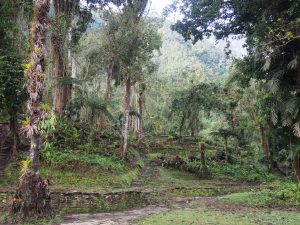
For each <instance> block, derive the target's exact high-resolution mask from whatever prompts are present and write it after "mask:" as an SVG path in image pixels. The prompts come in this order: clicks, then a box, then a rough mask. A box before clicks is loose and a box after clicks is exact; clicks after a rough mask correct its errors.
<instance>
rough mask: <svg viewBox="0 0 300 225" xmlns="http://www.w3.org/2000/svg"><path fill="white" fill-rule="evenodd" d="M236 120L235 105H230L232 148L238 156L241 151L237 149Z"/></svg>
mask: <svg viewBox="0 0 300 225" xmlns="http://www.w3.org/2000/svg"><path fill="white" fill-rule="evenodd" d="M236 121H237V117H236V109H235V107H231V109H230V125H231V129H232V132H233V133H234V134H235V135H234V137H233V142H234V150H235V152H236V153H237V154H238V155H239V156H240V154H241V153H240V150H239V143H238V138H237V136H236V133H237V132H236Z"/></svg>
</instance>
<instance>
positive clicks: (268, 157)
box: [259, 125, 272, 169]
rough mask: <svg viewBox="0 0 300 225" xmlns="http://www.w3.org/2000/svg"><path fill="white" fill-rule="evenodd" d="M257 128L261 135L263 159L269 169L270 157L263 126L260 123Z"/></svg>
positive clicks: (270, 165) (270, 164)
mask: <svg viewBox="0 0 300 225" xmlns="http://www.w3.org/2000/svg"><path fill="white" fill-rule="evenodd" d="M259 130H260V136H261V148H262V150H263V153H264V158H265V161H266V163H267V165H268V167H269V169H270V168H271V167H272V158H271V153H270V147H269V140H268V138H267V135H266V131H265V128H264V127H263V126H262V125H260V126H259Z"/></svg>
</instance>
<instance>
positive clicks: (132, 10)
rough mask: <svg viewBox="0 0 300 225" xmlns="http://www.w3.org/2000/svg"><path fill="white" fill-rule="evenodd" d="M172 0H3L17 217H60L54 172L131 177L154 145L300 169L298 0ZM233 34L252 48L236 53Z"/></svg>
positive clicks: (76, 181)
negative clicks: (166, 2) (161, 5)
mask: <svg viewBox="0 0 300 225" xmlns="http://www.w3.org/2000/svg"><path fill="white" fill-rule="evenodd" d="M174 12H177V13H180V14H181V17H180V19H179V20H178V21H177V22H175V23H173V22H171V21H169V20H168V17H167V16H166V18H161V17H153V16H151V14H150V13H149V1H148V0H110V1H102V0H84V1H79V0H53V1H50V0H11V1H6V0H0V40H1V41H0V126H1V127H0V128H1V129H0V138H1V140H0V153H1V154H2V155H5V154H6V152H7V154H8V155H9V157H8V158H7V160H6V159H5V160H6V161H7V164H9V165H6V164H5V168H6V169H5V168H3V171H4V170H5V171H4V172H3V173H4V174H3V176H2V175H1V170H2V167H1V166H0V179H2V178H3V181H0V187H1V186H3V187H7V186H9V187H11V186H14V187H17V188H16V191H15V192H14V195H13V196H12V200H11V203H10V212H9V218H13V221H23V220H27V219H28V218H32V217H35V218H36V217H37V218H44V217H49V218H51V217H53V216H54V215H55V210H54V209H53V206H52V204H51V197H50V190H51V183H52V182H53V180H55V181H54V182H57V183H59V184H60V185H61V186H59V188H60V189H61V188H62V189H68V188H75V187H76V185H77V188H81V189H85V188H91V189H93V190H94V189H95V190H98V189H97V188H100V187H101V188H102V186H101V185H103V188H107V187H113V186H114V185H115V186H118V185H120V186H119V187H123V186H126V185H127V186H130V184H131V183H132V181H133V180H134V179H136V178H137V177H138V176H139V175H140V173H141V171H142V168H143V167H144V162H145V158H148V159H149V158H150V159H152V160H154V161H155V159H156V162H158V163H159V165H162V166H165V167H168V168H171V169H172V170H178V169H179V170H184V171H187V172H191V173H195V174H198V175H199V177H202V178H203V177H205V178H207V177H217V178H221V177H222V178H224V177H225V178H226V179H234V180H239V181H247V182H258V183H265V182H275V181H281V182H283V183H287V184H291V185H294V184H298V183H299V182H300V141H299V138H300V111H299V109H300V108H299V106H300V96H299V95H300V58H299V57H300V56H299V54H300V2H299V1H297V0H290V1H286V0H276V1H274V0H273V1H272V0H265V1H261V0H253V1H243V0H226V1H224V0H215V1H206V0H186V1H180V0H176V1H174V3H173V4H172V5H170V6H169V7H167V8H166V9H165V14H166V15H168V14H169V13H174ZM212 37H214V38H212ZM214 39H215V40H214ZM235 39H238V40H242V41H244V43H245V44H244V48H245V49H246V50H247V53H246V55H238V56H236V55H233V54H232V53H231V50H230V49H231V47H232V46H234V43H235V41H234V40H235ZM221 40H223V41H225V42H226V46H223V47H222V46H221V45H220V44H217V42H218V41H221ZM7 127H8V128H7ZM6 128H7V129H8V130H9V131H6V130H5V129H6ZM190 142H192V143H193V146H194V147H193V148H195V149H196V150H197V149H198V148H199V149H200V150H199V154H200V156H199V157H200V158H199V160H198V161H197V157H194V156H190V155H189V156H188V153H187V152H188V143H190ZM204 145H205V147H204ZM180 146H181V147H180ZM199 146H200V147H199ZM177 147H178V148H182V149H181V150H182V152H183V153H178V152H177V150H178V149H177ZM157 148H159V149H160V148H161V149H165V148H172V149H173V150H174V151H173V152H171V155H172V156H176V157H175V158H168V157H165V156H162V155H161V152H162V151H160V150H157V151H156V150H155V149H157ZM176 149H177V150H176ZM145 155H147V156H145ZM0 156H1V155H0ZM1 157H2V156H1ZM1 157H0V163H3V167H4V161H5V160H4V159H1ZM193 157H194V158H193ZM1 160H3V161H1ZM195 160H196V161H195ZM8 162H9V163H8ZM65 170H66V171H69V172H70V174H72V175H70V177H71V178H70V179H71V180H72V181H71V180H70V183H64V181H63V178H62V176H64V175H59V174H60V173H61V174H64V171H65ZM81 170H84V171H87V172H86V173H85V174H82V173H80V172H78V171H81ZM99 171H101V172H99ZM103 171H105V172H103ZM102 172H103V173H105V174H109V175H108V177H110V178H107V177H105V179H106V180H105V182H107V185H106V183H105V182H103V181H104V178H103V177H101V176H100V177H98V176H96V175H95V174H97V173H102ZM87 174H89V175H91V174H94V175H95V176H96V178H95V177H94V175H93V176H92V175H91V176H89V175H87ZM120 174H121V175H120ZM119 175H120V176H119ZM51 179H53V180H51ZM102 179H103V180H102ZM199 179H200V178H199ZM83 180H84V182H86V183H84V182H83V183H81V181H83ZM97 182H98V183H97ZM118 182H119V183H118ZM71 183H72V186H70V185H71ZM100 183H102V184H100ZM99 185H100V186H99ZM105 185H106V186H105ZM284 187H285V186H284ZM297 187H298V186H297ZM289 188H290V186H289V187H287V188H286V189H285V188H283V187H282V189H280V191H282V192H280V193H285V191H286V190H287V189H288V190H291V189H289ZM286 192H287V193H286V196H289V201H290V202H296V203H295V205H297V204H300V203H299V201H300V200H299V195H300V194H299V189H297V190H296V189H293V191H290V192H288V191H286ZM291 193H293V194H291ZM273 194H274V195H275V194H276V192H275V193H273ZM289 194H290V195H289ZM268 195H272V193H268ZM230 198H231V197H229V199H230ZM233 198H234V197H233ZM0 200H1V199H0ZM297 206H298V205H297ZM0 213H1V208H0Z"/></svg>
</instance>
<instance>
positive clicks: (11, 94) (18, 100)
mask: <svg viewBox="0 0 300 225" xmlns="http://www.w3.org/2000/svg"><path fill="white" fill-rule="evenodd" d="M0 14H1V18H2V19H1V22H0V39H1V43H0V117H2V118H3V117H4V118H5V119H9V121H10V130H11V133H12V135H13V149H12V152H11V153H12V156H13V157H14V156H15V153H16V149H17V144H18V139H19V138H18V113H19V112H20V111H21V109H22V106H23V105H24V102H25V101H26V90H25V88H24V87H23V82H24V76H23V68H22V66H21V64H22V60H23V59H24V58H25V52H26V54H27V48H26V45H27V41H26V40H24V39H25V35H24V34H23V32H22V31H23V29H24V24H23V21H27V18H28V17H30V15H31V1H30V0H21V1H16V0H12V1H0Z"/></svg>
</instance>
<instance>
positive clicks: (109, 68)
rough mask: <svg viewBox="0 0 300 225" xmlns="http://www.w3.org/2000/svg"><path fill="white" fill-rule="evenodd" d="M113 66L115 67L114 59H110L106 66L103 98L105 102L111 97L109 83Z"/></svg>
mask: <svg viewBox="0 0 300 225" xmlns="http://www.w3.org/2000/svg"><path fill="white" fill-rule="evenodd" d="M114 66H115V58H114V57H112V58H111V60H110V61H109V63H108V66H107V78H106V92H105V98H104V99H105V100H108V99H110V97H111V81H112V77H113V69H114Z"/></svg>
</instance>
